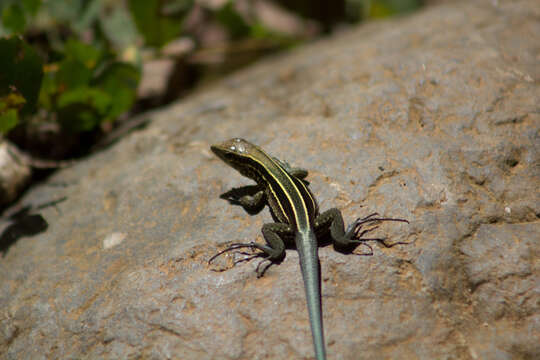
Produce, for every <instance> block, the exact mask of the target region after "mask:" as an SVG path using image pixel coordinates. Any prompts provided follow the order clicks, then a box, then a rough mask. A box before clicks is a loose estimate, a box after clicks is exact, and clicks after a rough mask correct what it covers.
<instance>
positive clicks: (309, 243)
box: [295, 231, 326, 360]
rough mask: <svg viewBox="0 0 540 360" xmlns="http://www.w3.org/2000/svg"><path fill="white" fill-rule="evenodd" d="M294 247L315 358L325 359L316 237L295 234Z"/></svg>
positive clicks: (307, 234)
mask: <svg viewBox="0 0 540 360" xmlns="http://www.w3.org/2000/svg"><path fill="white" fill-rule="evenodd" d="M295 242H296V249H297V251H298V254H299V256H300V268H301V269H302V277H303V278H304V288H305V290H306V301H307V308H308V314H309V323H310V325H311V335H312V336H313V346H314V348H315V357H316V359H317V360H326V350H325V347H324V331H323V321H322V307H321V275H320V274H321V272H320V267H319V256H318V254H317V251H318V248H317V239H316V237H315V233H314V232H313V231H309V232H308V233H304V234H302V233H297V234H296V239H295Z"/></svg>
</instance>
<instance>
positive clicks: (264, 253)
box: [208, 223, 294, 277]
mask: <svg viewBox="0 0 540 360" xmlns="http://www.w3.org/2000/svg"><path fill="white" fill-rule="evenodd" d="M292 233H294V232H293V230H292V228H291V226H290V225H289V224H284V223H270V224H264V225H263V227H262V234H263V236H264V239H265V240H266V243H267V245H262V244H258V243H256V242H250V243H233V244H231V245H229V247H227V248H226V249H224V250H221V251H220V252H218V253H217V254H215V255H214V256H212V257H211V258H210V259H209V260H208V264H209V265H210V264H212V262H213V261H214V260H215V259H216V258H218V257H219V256H221V255H223V254H225V253H229V252H231V253H233V254H238V255H243V256H244V257H242V258H240V259H234V260H233V264H232V266H230V267H226V268H222V269H213V270H214V271H225V270H228V269H230V268H231V267H234V266H236V265H237V264H239V263H243V262H249V261H251V260H253V259H255V258H262V260H261V261H260V262H259V264H257V268H256V269H255V272H256V273H257V277H261V276H263V275H264V273H265V272H266V270H268V268H269V267H270V266H271V265H272V264H275V263H280V262H281V261H283V259H284V258H285V243H284V241H283V239H282V237H283V238H287V237H288V235H290V234H292ZM242 249H249V250H252V251H250V252H248V251H243V250H242ZM254 250H255V252H254ZM264 263H266V265H264V266H263V264H264Z"/></svg>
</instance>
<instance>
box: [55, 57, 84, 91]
mask: <svg viewBox="0 0 540 360" xmlns="http://www.w3.org/2000/svg"><path fill="white" fill-rule="evenodd" d="M58 67H59V68H58V72H57V73H56V84H57V88H58V91H60V92H62V91H64V90H70V89H74V88H77V87H80V86H85V85H88V84H89V83H90V79H91V78H92V70H90V69H89V68H88V67H86V66H85V65H84V64H83V63H82V62H80V61H79V60H77V59H73V58H66V59H64V60H62V61H61V62H60V63H59V64H58Z"/></svg>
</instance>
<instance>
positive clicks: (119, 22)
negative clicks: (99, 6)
mask: <svg viewBox="0 0 540 360" xmlns="http://www.w3.org/2000/svg"><path fill="white" fill-rule="evenodd" d="M99 21H100V24H101V27H102V28H103V32H104V34H105V36H106V37H107V39H108V40H110V41H111V42H112V43H113V44H114V45H115V47H116V48H117V49H124V48H126V47H128V46H130V45H133V44H135V43H136V41H137V35H138V33H137V28H136V26H135V24H134V23H133V19H132V18H131V17H130V16H129V14H128V12H127V11H126V9H124V8H115V9H113V10H112V12H111V13H110V14H107V16H102V17H100V19H99Z"/></svg>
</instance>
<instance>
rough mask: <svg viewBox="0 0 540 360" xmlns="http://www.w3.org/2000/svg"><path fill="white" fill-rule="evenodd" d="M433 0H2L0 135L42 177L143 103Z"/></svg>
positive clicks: (103, 140)
mask: <svg viewBox="0 0 540 360" xmlns="http://www.w3.org/2000/svg"><path fill="white" fill-rule="evenodd" d="M425 2H426V1H422V0H335V1H330V0H289V1H285V0H235V1H231V0H125V1H117V0H115V1H113V0H49V1H46V0H0V10H1V15H2V16H1V19H0V54H1V56H0V69H1V70H0V144H1V143H4V144H9V146H10V148H9V149H11V150H10V152H9V153H10V154H11V155H12V156H13V154H14V152H17V154H19V157H20V158H23V159H25V161H26V162H27V164H28V165H29V166H30V167H32V168H33V169H34V171H33V172H32V174H33V176H34V179H35V177H36V176H37V177H38V178H39V177H40V176H41V177H42V176H46V174H48V173H49V172H50V169H54V168H56V167H61V166H64V165H66V164H69V162H65V160H66V159H76V158H78V157H81V156H84V155H87V154H89V153H90V152H92V151H95V150H96V149H99V148H101V147H103V146H106V145H107V144H110V143H111V142H113V141H114V140H115V139H117V138H119V137H121V136H123V135H124V134H125V133H127V132H129V131H130V130H132V129H134V128H139V127H141V126H144V120H141V119H140V117H138V118H137V117H134V115H135V114H137V113H140V112H143V111H146V110H149V109H151V108H154V107H158V106H162V105H165V104H167V103H169V102H171V101H173V100H176V99H179V98H181V97H183V96H186V95H188V94H189V93H190V92H191V91H193V90H194V89H195V88H198V87H201V86H203V85H206V84H209V83H211V82H212V81H215V80H216V79H219V78H221V77H223V76H224V75H226V74H228V73H230V72H231V71H234V70H237V69H239V68H241V67H244V66H246V65H248V64H250V63H252V62H254V61H256V60H258V59H260V58H261V57H264V56H267V55H270V54H275V53H278V52H281V51H286V50H288V49H291V48H294V47H296V46H299V45H301V44H304V43H306V42H310V41H314V40H316V39H317V38H320V37H323V36H327V35H328V34H331V33H334V32H337V31H340V30H342V29H346V28H347V27H350V26H353V25H354V24H357V23H359V22H362V21H366V20H372V19H379V18H385V17H389V16H396V15H400V14H404V13H407V12H411V11H414V10H417V9H419V8H420V7H421V6H423V5H425ZM430 2H442V1H436V0H432V1H430ZM15 149H16V150H15ZM0 157H2V155H1V151H0ZM36 169H37V171H36ZM40 169H41V170H40ZM2 171H3V170H2V169H1V168H0V180H2V174H1V173H2ZM4 171H5V170H4ZM0 182H1V181H0ZM0 190H2V189H0ZM0 192H1V191H0ZM2 202H3V200H2V195H1V194H0V205H1V204H2ZM4 202H5V201H4Z"/></svg>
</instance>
